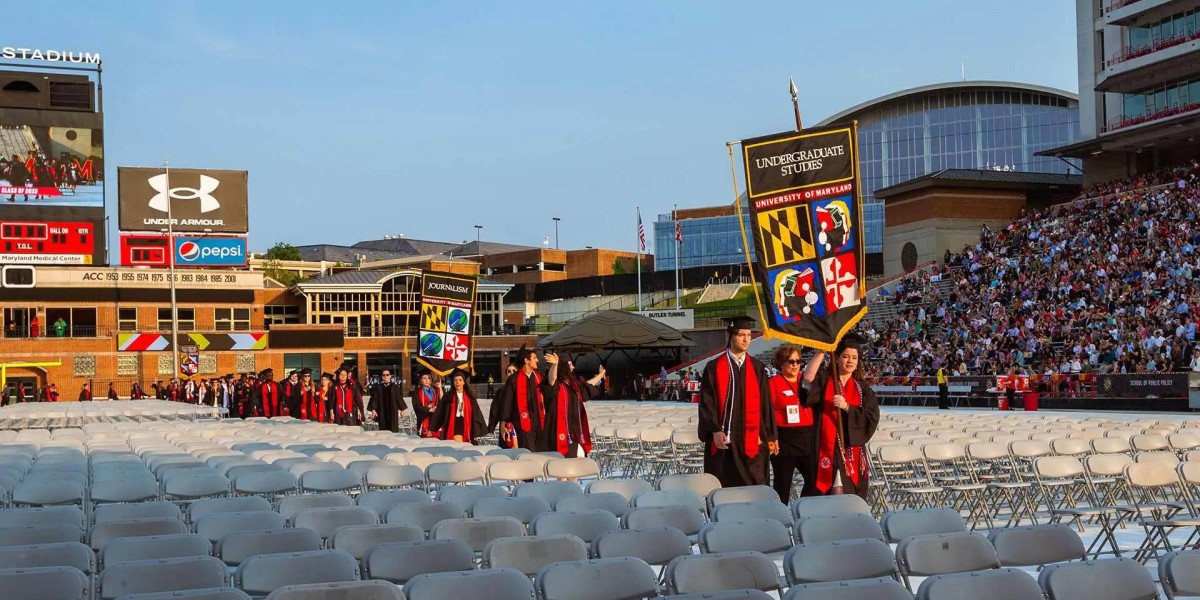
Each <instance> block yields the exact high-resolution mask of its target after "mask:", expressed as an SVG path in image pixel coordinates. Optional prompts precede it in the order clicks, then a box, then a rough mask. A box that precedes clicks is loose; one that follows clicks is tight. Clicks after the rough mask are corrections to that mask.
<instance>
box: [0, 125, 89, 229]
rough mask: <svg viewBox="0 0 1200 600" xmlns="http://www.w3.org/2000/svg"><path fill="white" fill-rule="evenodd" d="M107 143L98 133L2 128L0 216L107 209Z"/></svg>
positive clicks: (40, 128)
mask: <svg viewBox="0 0 1200 600" xmlns="http://www.w3.org/2000/svg"><path fill="white" fill-rule="evenodd" d="M103 141H104V140H103V135H102V132H101V131H100V130H95V129H87V128H81V127H47V126H30V125H13V124H5V123H0V211H2V210H4V208H5V207H17V206H23V207H38V206H61V207H79V208H100V209H103V208H104V191H103V190H104V186H103V179H104V156H103V150H102V148H103Z"/></svg>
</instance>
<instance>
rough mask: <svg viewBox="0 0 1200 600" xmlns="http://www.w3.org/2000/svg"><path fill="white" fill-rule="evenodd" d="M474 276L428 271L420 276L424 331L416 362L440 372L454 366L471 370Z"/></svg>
mask: <svg viewBox="0 0 1200 600" xmlns="http://www.w3.org/2000/svg"><path fill="white" fill-rule="evenodd" d="M475 289H476V281H475V278H474V277H469V276H465V275H455V274H453V273H436V272H430V271H426V272H425V273H424V275H423V276H422V277H421V309H420V315H421V330H420V334H419V335H418V336H417V344H418V348H417V362H419V363H421V364H422V365H424V366H425V367H426V368H428V369H429V370H430V371H432V372H434V373H436V374H438V375H442V376H445V375H448V374H450V373H451V372H452V371H454V370H455V369H463V370H465V371H467V372H468V373H469V372H471V371H472V370H473V369H472V368H471V364H472V357H471V350H472V348H473V344H472V338H471V323H472V319H473V317H474V314H475Z"/></svg>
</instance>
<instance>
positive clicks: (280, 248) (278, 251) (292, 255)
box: [263, 242, 300, 260]
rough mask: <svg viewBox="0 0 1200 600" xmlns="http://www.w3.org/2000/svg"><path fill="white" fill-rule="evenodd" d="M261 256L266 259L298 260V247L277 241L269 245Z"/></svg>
mask: <svg viewBox="0 0 1200 600" xmlns="http://www.w3.org/2000/svg"><path fill="white" fill-rule="evenodd" d="M263 258H265V259H267V260H300V249H299V248H297V247H295V246H293V245H291V244H289V243H287V242H279V243H277V244H275V245H274V246H271V249H270V250H267V253H266V254H265V255H264V256H263Z"/></svg>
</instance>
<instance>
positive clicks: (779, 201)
mask: <svg viewBox="0 0 1200 600" xmlns="http://www.w3.org/2000/svg"><path fill="white" fill-rule="evenodd" d="M857 143H858V133H857V126H856V125H850V126H836V127H825V128H819V129H806V130H804V131H799V132H797V131H788V132H785V133H779V134H775V135H768V136H763V137H759V138H753V139H748V140H743V141H742V159H743V162H744V167H745V172H746V188H747V190H746V193H747V196H748V197H749V210H750V223H751V230H752V232H753V235H754V249H755V253H756V255H757V257H758V263H757V264H754V265H751V267H752V268H751V272H752V273H753V274H754V278H755V284H756V285H757V286H758V287H757V290H758V298H759V311H760V314H761V316H762V322H763V323H764V326H763V332H764V334H765V335H767V336H768V337H777V338H781V339H784V340H786V341H789V342H792V343H796V344H801V345H804V346H810V347H813V348H818V349H821V350H826V351H831V350H833V349H834V347H835V346H837V343H838V342H839V341H840V340H841V339H842V336H844V335H845V334H846V332H847V331H849V330H850V329H851V328H852V327H854V324H855V323H857V322H858V321H859V320H861V319H862V318H863V316H865V315H866V313H867V305H866V301H865V299H866V296H867V294H866V291H867V290H866V283H865V282H864V280H863V278H862V276H863V274H864V273H865V272H866V265H865V263H864V259H863V230H862V202H861V198H860V195H859V189H858V155H857V151H858V146H857ZM738 211H739V213H740V211H741V205H740V204H739V205H738ZM739 216H741V215H740V214H739Z"/></svg>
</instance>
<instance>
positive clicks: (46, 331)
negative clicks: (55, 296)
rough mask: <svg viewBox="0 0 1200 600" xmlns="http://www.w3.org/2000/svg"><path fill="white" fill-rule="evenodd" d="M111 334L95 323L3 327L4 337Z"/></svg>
mask: <svg viewBox="0 0 1200 600" xmlns="http://www.w3.org/2000/svg"><path fill="white" fill-rule="evenodd" d="M110 335H112V330H111V329H110V328H107V327H97V326H95V325H68V326H66V327H62V328H57V327H55V326H54V324H53V323H51V324H50V326H49V327H42V326H40V325H39V326H38V327H37V328H36V329H35V328H33V327H30V326H28V325H25V326H23V327H17V326H15V325H14V326H12V327H7V328H5V329H4V337H5V338H6V339H48V340H53V339H66V338H99V337H108V336H110Z"/></svg>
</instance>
